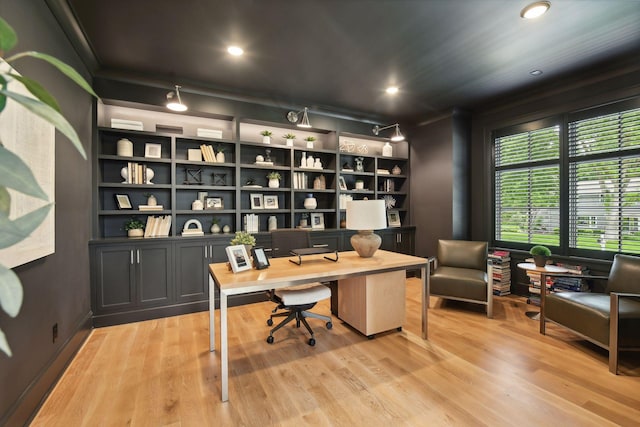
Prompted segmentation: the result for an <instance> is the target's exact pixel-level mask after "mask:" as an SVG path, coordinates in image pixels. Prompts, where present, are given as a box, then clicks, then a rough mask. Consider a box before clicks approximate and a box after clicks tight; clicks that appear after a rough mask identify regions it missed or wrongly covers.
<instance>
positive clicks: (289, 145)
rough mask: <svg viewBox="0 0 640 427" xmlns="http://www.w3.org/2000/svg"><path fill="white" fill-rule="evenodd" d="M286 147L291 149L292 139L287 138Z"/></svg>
mask: <svg viewBox="0 0 640 427" xmlns="http://www.w3.org/2000/svg"><path fill="white" fill-rule="evenodd" d="M287 147H293V139H291V138H287Z"/></svg>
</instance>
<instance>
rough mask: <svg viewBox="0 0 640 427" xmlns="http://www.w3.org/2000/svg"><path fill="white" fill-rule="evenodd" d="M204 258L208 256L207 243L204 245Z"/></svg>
mask: <svg viewBox="0 0 640 427" xmlns="http://www.w3.org/2000/svg"><path fill="white" fill-rule="evenodd" d="M204 258H205V259H207V258H209V257H208V256H207V245H204Z"/></svg>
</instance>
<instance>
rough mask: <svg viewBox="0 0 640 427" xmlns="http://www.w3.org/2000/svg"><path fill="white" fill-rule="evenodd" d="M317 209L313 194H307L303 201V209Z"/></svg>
mask: <svg viewBox="0 0 640 427" xmlns="http://www.w3.org/2000/svg"><path fill="white" fill-rule="evenodd" d="M317 207H318V201H317V200H316V198H315V197H313V194H307V198H306V199H304V208H305V209H315V208H317Z"/></svg>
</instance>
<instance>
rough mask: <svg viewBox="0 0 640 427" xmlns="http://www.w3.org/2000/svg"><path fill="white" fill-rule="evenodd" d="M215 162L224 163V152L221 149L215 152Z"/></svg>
mask: <svg viewBox="0 0 640 427" xmlns="http://www.w3.org/2000/svg"><path fill="white" fill-rule="evenodd" d="M216 162H218V163H224V153H223V152H222V151H218V154H216Z"/></svg>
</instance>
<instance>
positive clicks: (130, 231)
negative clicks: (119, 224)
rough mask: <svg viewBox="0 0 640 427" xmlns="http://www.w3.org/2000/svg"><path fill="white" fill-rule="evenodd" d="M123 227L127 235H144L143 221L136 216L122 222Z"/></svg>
mask: <svg viewBox="0 0 640 427" xmlns="http://www.w3.org/2000/svg"><path fill="white" fill-rule="evenodd" d="M124 229H125V230H127V236H129V237H142V236H144V222H142V221H140V220H139V219H138V218H130V219H128V220H127V222H125V223H124Z"/></svg>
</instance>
